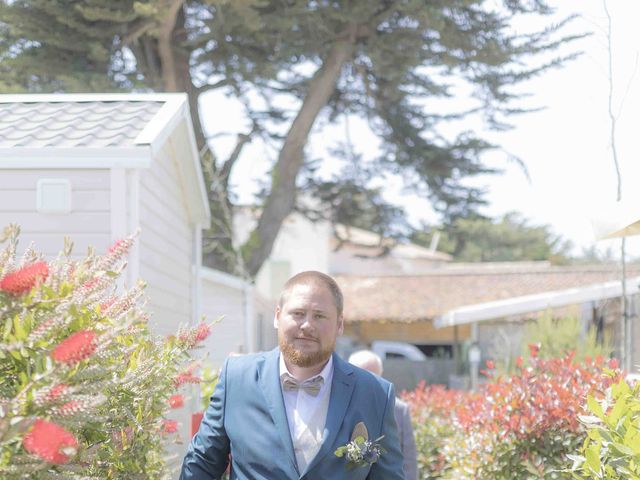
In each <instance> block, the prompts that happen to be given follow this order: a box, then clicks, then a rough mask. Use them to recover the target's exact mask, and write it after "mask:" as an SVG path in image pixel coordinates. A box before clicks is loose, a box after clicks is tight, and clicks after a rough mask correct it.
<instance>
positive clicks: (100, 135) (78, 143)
mask: <svg viewBox="0 0 640 480" xmlns="http://www.w3.org/2000/svg"><path fill="white" fill-rule="evenodd" d="M163 103H164V102H161V101H153V100H135V101H134V100H132V101H129V100H128V101H105V100H96V101H84V102H69V101H65V102H62V101H43V102H33V101H31V102H26V101H25V102H17V101H16V102H7V101H2V100H1V99H0V147H2V148H11V147H25V148H28V147H31V148H42V147H58V148H65V147H66V148H68V147H123V146H126V147H133V146H135V145H137V143H136V139H137V137H138V136H139V135H140V133H141V132H142V130H143V129H144V127H146V126H147V124H148V123H149V122H150V121H151V119H152V118H153V117H154V116H155V115H156V114H157V113H158V111H159V110H160V109H161V108H162V105H163Z"/></svg>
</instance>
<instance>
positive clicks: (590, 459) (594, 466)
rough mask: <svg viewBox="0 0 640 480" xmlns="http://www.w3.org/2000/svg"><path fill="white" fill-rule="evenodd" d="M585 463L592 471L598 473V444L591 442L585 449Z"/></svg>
mask: <svg viewBox="0 0 640 480" xmlns="http://www.w3.org/2000/svg"><path fill="white" fill-rule="evenodd" d="M585 465H586V466H587V467H588V468H589V469H590V470H591V471H592V472H594V473H600V468H601V463H600V445H597V444H591V445H590V446H589V448H587V450H586V451H585Z"/></svg>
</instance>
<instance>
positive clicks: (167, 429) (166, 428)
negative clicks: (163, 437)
mask: <svg viewBox="0 0 640 480" xmlns="http://www.w3.org/2000/svg"><path fill="white" fill-rule="evenodd" d="M160 430H161V432H162V433H163V434H170V433H176V432H177V431H178V422H177V421H175V420H167V419H165V420H163V421H162V427H161V429H160Z"/></svg>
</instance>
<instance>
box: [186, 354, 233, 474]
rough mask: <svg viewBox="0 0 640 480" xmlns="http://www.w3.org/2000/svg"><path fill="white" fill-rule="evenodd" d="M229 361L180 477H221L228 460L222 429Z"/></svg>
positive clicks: (192, 443)
mask: <svg viewBox="0 0 640 480" xmlns="http://www.w3.org/2000/svg"><path fill="white" fill-rule="evenodd" d="M227 368H228V360H227V361H226V362H225V364H224V366H223V367H222V370H221V372H220V377H219V378H218V383H217V384H216V388H215V391H214V392H213V395H212V396H211V402H210V403H209V407H208V408H207V411H206V412H205V414H204V417H203V419H202V423H201V424H200V429H199V430H198V432H197V433H196V434H195V436H194V437H193V439H192V440H191V444H190V445H189V449H188V450H187V454H186V455H185V457H184V461H183V463H182V471H181V473H180V480H211V479H220V478H222V475H223V474H224V472H225V470H226V469H227V465H228V463H229V437H227V432H226V431H225V428H224V406H225V398H226V397H225V394H226V389H227V384H226V382H227Z"/></svg>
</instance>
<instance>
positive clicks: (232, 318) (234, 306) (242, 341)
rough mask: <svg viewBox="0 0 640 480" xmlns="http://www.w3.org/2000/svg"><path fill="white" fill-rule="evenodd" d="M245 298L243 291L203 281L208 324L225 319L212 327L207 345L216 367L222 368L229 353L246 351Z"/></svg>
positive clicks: (209, 359)
mask: <svg viewBox="0 0 640 480" xmlns="http://www.w3.org/2000/svg"><path fill="white" fill-rule="evenodd" d="M243 295H244V294H243V291H242V289H236V288H231V287H229V286H227V285H222V284H219V283H217V282H213V281H211V280H208V279H206V278H205V279H203V280H202V314H203V315H204V316H205V317H206V321H207V323H209V322H212V321H214V320H217V319H219V318H220V317H221V316H224V318H222V320H221V321H220V322H218V323H216V324H215V325H214V326H213V329H212V331H211V335H210V336H209V338H207V340H206V343H205V348H206V352H207V355H208V361H209V362H210V363H211V364H213V365H214V366H216V367H219V366H221V365H222V363H223V362H224V359H225V358H227V356H228V355H229V354H230V353H232V352H236V353H241V352H246V351H247V346H246V321H245V309H244V300H243ZM248 300H249V301H251V300H250V299H248Z"/></svg>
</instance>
